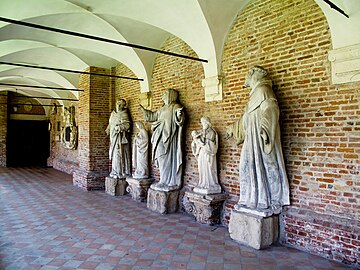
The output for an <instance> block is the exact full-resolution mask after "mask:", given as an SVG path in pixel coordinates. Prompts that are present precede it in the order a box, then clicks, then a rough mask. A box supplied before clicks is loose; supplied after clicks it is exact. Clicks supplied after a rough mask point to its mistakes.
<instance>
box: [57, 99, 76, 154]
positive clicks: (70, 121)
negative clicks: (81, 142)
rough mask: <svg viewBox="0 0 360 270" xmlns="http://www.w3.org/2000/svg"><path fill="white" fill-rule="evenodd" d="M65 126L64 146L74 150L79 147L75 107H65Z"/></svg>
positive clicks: (62, 135)
mask: <svg viewBox="0 0 360 270" xmlns="http://www.w3.org/2000/svg"><path fill="white" fill-rule="evenodd" d="M63 121H64V127H63V129H62V131H61V142H62V145H63V147H64V148H66V149H71V150H74V149H76V147H77V139H78V130H77V126H76V124H75V107H74V106H71V107H64V112H63Z"/></svg>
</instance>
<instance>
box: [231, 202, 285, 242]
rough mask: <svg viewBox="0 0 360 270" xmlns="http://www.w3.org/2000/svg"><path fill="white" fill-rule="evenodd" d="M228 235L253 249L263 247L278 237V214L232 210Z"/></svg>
mask: <svg viewBox="0 0 360 270" xmlns="http://www.w3.org/2000/svg"><path fill="white" fill-rule="evenodd" d="M229 233H230V237H231V238H232V239H234V240H235V241H237V242H239V243H241V244H244V245H247V246H250V247H252V248H255V249H264V248H266V247H268V246H270V245H272V244H273V243H275V242H276V241H277V239H278V235H279V216H278V215H273V216H269V217H263V216H260V215H256V214H253V213H249V211H248V210H247V211H246V210H245V211H241V209H240V208H238V210H232V212H231V217H230V223H229Z"/></svg>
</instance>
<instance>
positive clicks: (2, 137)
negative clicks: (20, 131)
mask: <svg viewBox="0 0 360 270" xmlns="http://www.w3.org/2000/svg"><path fill="white" fill-rule="evenodd" d="M6 134H7V96H0V166H6Z"/></svg>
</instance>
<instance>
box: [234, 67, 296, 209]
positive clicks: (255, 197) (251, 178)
mask: <svg viewBox="0 0 360 270" xmlns="http://www.w3.org/2000/svg"><path fill="white" fill-rule="evenodd" d="M244 86H245V87H251V91H250V98H249V101H248V103H247V106H246V107H245V112H244V114H243V116H242V117H241V119H240V120H238V121H237V122H235V123H234V124H233V125H232V126H230V127H229V128H228V133H227V138H230V137H232V136H234V138H235V139H236V142H237V144H241V143H243V147H242V150H241V157H240V200H239V202H238V203H237V205H235V209H237V210H239V209H241V208H244V207H245V208H249V209H255V210H256V211H258V212H262V213H267V215H272V214H278V213H280V212H281V208H282V206H283V205H289V204H290V201H289V183H288V179H287V175H286V171H285V164H284V159H283V155H282V148H281V141H280V127H279V107H278V104H277V100H276V97H275V94H274V92H273V90H272V82H271V80H270V79H269V78H268V73H267V71H266V70H265V69H264V68H262V67H259V66H255V67H253V68H252V69H250V71H249V73H248V75H247V77H246V80H245V85H244Z"/></svg>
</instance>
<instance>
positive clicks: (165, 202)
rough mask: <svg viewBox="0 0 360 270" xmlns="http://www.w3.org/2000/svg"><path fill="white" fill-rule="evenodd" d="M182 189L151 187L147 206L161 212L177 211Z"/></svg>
mask: <svg viewBox="0 0 360 270" xmlns="http://www.w3.org/2000/svg"><path fill="white" fill-rule="evenodd" d="M179 192H180V190H172V191H160V190H154V189H152V188H151V187H150V189H149V190H148V196H147V208H149V209H150V210H153V211H156V212H159V213H160V214H170V213H175V212H176V211H177V210H178V208H179Z"/></svg>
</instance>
